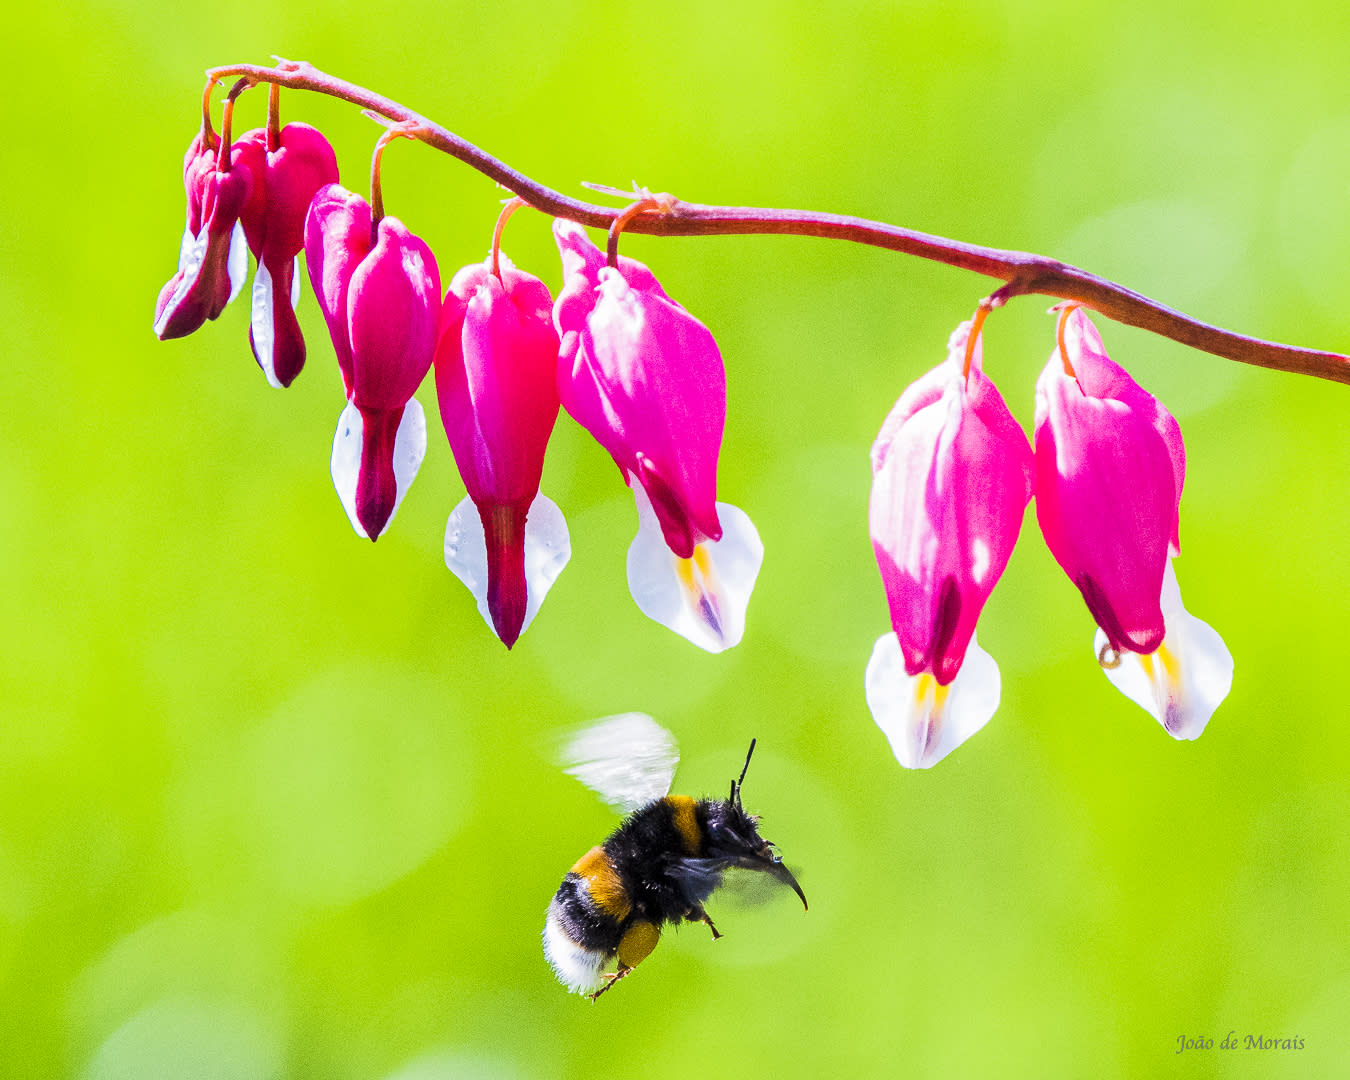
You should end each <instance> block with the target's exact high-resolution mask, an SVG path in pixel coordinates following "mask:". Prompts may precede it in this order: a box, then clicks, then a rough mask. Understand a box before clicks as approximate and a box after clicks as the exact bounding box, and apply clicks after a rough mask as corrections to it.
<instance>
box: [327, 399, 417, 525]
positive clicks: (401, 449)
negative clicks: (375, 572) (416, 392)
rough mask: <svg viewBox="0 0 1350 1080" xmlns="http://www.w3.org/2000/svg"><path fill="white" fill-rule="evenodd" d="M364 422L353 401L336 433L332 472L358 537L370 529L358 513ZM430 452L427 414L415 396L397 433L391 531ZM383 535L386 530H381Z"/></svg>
mask: <svg viewBox="0 0 1350 1080" xmlns="http://www.w3.org/2000/svg"><path fill="white" fill-rule="evenodd" d="M363 436H364V425H363V424H362V422H361V410H360V409H358V408H357V407H356V406H355V405H353V404H351V402H348V403H347V407H346V408H345V409H343V410H342V415H341V416H339V417H338V425H337V431H336V432H335V433H334V435H333V459H332V465H331V468H332V474H333V487H335V488H336V489H337V493H338V498H339V499H341V500H342V508H343V509H344V510H346V511H347V518H348V520H349V521H351V523H352V528H353V529H355V530H356V535H357V536H363V537H367V538H369V537H368V534H367V533H366V530H365V529H364V528H363V527H362V525H361V522H360V521H359V520H358V519H357V516H356V485H357V482H358V481H359V480H360V477H361V442H362V438H363ZM426 453H427V417H426V413H425V412H423V410H422V405H421V403H420V402H419V401H418V400H417V399H416V398H412V399H410V400H409V401H408V404H407V405H406V406H405V407H404V409H403V418H402V419H401V420H400V421H399V425H398V432H397V433H396V435H395V436H394V481H395V484H396V485H397V494H396V496H395V498H394V509H393V510H391V511H390V513H389V520H388V521H387V522H385V529H384V531H386V532H387V531H388V529H389V525H390V524H392V523H393V520H394V516H395V515H396V514H397V513H398V508H399V506H400V505H401V504H402V502H403V496H404V495H406V494H407V493H408V487H409V485H410V484H412V482H413V478H414V477H416V476H417V470H418V467H419V466H420V465H421V464H422V459H423V458H424V457H426ZM381 535H383V532H382V533H381Z"/></svg>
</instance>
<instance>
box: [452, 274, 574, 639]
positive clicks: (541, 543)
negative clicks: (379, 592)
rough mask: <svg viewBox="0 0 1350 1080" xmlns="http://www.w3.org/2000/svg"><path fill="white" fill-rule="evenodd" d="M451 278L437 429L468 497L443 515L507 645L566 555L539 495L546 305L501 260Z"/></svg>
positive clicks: (551, 347)
mask: <svg viewBox="0 0 1350 1080" xmlns="http://www.w3.org/2000/svg"><path fill="white" fill-rule="evenodd" d="M499 267H500V271H501V276H500V278H499V277H498V276H497V275H496V274H494V273H493V270H492V260H491V258H489V259H488V260H487V261H486V262H483V263H477V264H474V265H472V266H466V267H464V268H463V269H462V270H460V271H459V273H457V274H456V275H455V277H454V280H453V281H451V283H450V290H449V292H448V293H447V294H446V297H445V304H444V306H443V307H442V308H441V322H440V342H439V344H438V345H437V348H436V361H435V363H436V396H437V399H438V401H439V402H440V410H441V422H442V423H443V424H444V425H445V434H446V437H447V438H448V439H449V441H450V448H451V450H453V451H454V455H455V463H456V464H457V465H458V466H459V472H460V476H462V477H463V479H464V486H465V487H466V488H467V489H468V496H467V497H466V498H465V499H464V501H463V502H461V503H460V504H459V505H458V506H457V507H455V509H454V511H453V512H452V513H451V515H450V519H449V521H448V523H447V525H446V533H445V561H446V565H447V566H448V567H449V568H450V569H451V570H452V571H453V572H454V573H455V574H456V576H458V577H459V578H460V580H461V581H463V582H464V584H465V585H467V586H468V587H469V589H470V590H471V591H472V592H473V593H474V596H475V598H476V599H477V601H478V608H479V611H480V612H481V613H482V614H483V617H484V619H486V620H487V622H488V625H489V626H491V627H492V628H493V630H494V631H495V632H496V634H497V636H498V637H499V638H500V639H501V640H502V642H503V644H505V645H506V647H507V648H510V647H511V646H512V645H513V644H515V642H516V639H517V638H518V637H519V636H520V634H522V633H523V632H524V631H525V629H526V627H527V626H529V624H530V620H531V619H533V618H534V615H535V614H536V613H537V612H538V610H539V605H540V604H541V603H543V599H544V595H545V594H546V593H547V592H548V590H549V588H550V587H551V586H552V584H553V582H554V580H556V578H557V576H558V574H559V573H560V572H561V571H562V568H563V566H565V565H566V563H567V560H568V558H569V556H570V554H571V547H570V543H569V539H568V534H567V525H566V523H565V522H564V521H563V516H562V512H561V511H560V510H559V509H558V508H557V506H556V505H554V503H553V502H552V501H551V500H549V499H548V498H546V497H545V496H543V495H541V494H539V479H540V476H541V475H542V473H543V468H544V451H545V448H546V447H547V445H548V439H549V435H550V434H551V433H552V431H553V424H554V421H555V420H556V419H557V417H558V390H557V383H556V380H555V377H554V371H555V368H556V366H557V361H558V335H557V334H556V333H554V330H553V323H552V321H551V312H552V306H553V299H552V297H551V296H549V292H548V289H547V288H546V287H545V285H544V283H543V282H542V281H540V280H539V279H538V278H536V277H534V276H532V275H530V274H526V273H524V272H522V271H520V270H517V269H516V268H515V267H514V266H512V265H511V263H510V260H508V259H507V258H506V257H505V256H504V255H503V256H501V257H500V264H499Z"/></svg>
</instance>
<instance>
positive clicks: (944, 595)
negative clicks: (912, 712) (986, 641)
mask: <svg viewBox="0 0 1350 1080" xmlns="http://www.w3.org/2000/svg"><path fill="white" fill-rule="evenodd" d="M964 345H965V341H964V336H960V338H959V341H958V338H957V336H955V335H954V337H953V347H952V351H951V353H950V354H949V356H948V359H947V360H945V361H944V362H943V363H942V364H940V365H939V366H938V367H937V368H934V369H933V370H932V371H930V372H928V373H927V374H926V375H924V376H922V377H920V378H919V379H918V380H917V381H916V382H915V383H914V384H913V385H912V386H910V388H909V389H908V390H906V391H905V393H904V394H903V395H902V396H901V398H900V400H899V401H898V402H896V405H895V408H894V409H893V410H892V412H891V414H890V416H888V417H887V419H886V422H885V423H884V424H883V426H882V430H881V433H880V435H879V436H878V439H877V442H876V444H875V445H874V446H873V448H872V465H873V477H872V495H871V502H870V508H869V522H870V530H871V534H872V548H873V552H874V553H875V555H876V559H877V565H878V567H879V568H880V571H881V577H882V582H883V584H884V585H885V588H886V598H887V602H888V604H889V607H890V612H891V624H892V626H893V627H894V629H895V633H896V637H897V638H898V640H899V643H900V649H901V652H902V654H903V656H904V661H905V669H906V671H907V672H908V673H909V674H910V675H917V674H919V673H920V672H924V671H927V672H931V673H932V674H933V675H934V677H935V678H936V679H937V681H938V682H939V683H940V684H942V685H947V684H949V683H950V682H951V681H952V680H953V679H954V678H955V677H956V673H957V671H958V670H960V667H961V662H962V660H963V659H964V658H965V653H966V648H967V645H968V644H969V642H970V639H971V635H972V634H973V633H974V630H975V623H976V620H977V619H978V617H979V614H980V611H981V610H982V609H983V607H984V604H985V601H986V600H987V599H988V598H989V594H990V592H991V591H992V590H993V588H994V585H995V584H996V583H997V581H998V579H999V577H1000V576H1001V575H1002V573H1003V570H1004V567H1005V566H1006V565H1007V562H1008V558H1009V556H1011V554H1012V550H1013V547H1014V545H1015V544H1016V542H1017V535H1018V532H1019V531H1020V529H1021V526H1022V516H1023V512H1024V511H1025V509H1026V505H1027V502H1028V501H1029V500H1030V498H1031V469H1032V461H1031V452H1030V449H1029V448H1028V446H1027V441H1026V436H1025V435H1024V434H1023V433H1022V430H1021V428H1020V427H1019V426H1018V425H1017V422H1016V421H1015V420H1014V419H1013V417H1012V414H1011V413H1009V412H1008V408H1007V406H1006V405H1005V404H1004V402H1003V398H1002V397H1001V396H1000V395H999V392H998V390H997V389H996V388H995V387H994V385H993V383H991V382H990V381H989V380H988V379H987V378H986V377H985V375H984V373H983V372H982V371H981V370H980V368H979V367H978V365H977V364H972V367H971V370H970V373H969V376H968V377H963V376H962V374H961V366H962V361H963V359H964Z"/></svg>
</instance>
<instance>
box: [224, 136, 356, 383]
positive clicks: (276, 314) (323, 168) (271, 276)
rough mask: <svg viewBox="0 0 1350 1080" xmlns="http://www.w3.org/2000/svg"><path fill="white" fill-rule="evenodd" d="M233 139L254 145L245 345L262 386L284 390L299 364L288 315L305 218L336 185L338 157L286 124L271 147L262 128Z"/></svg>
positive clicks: (295, 296)
mask: <svg viewBox="0 0 1350 1080" xmlns="http://www.w3.org/2000/svg"><path fill="white" fill-rule="evenodd" d="M239 141H240V142H241V143H251V144H253V145H254V146H255V147H256V150H255V151H254V153H255V154H256V157H257V161H258V163H259V167H258V173H257V176H256V178H255V179H256V182H255V185H254V187H255V190H254V193H253V197H252V198H250V199H249V200H248V202H247V204H246V205H245V206H244V208H243V213H242V214H241V217H240V221H241V223H242V224H243V227H244V236H245V237H246V238H247V239H248V246H249V249H250V250H251V251H252V252H253V257H254V258H255V259H257V261H258V270H257V273H256V274H255V275H254V278H253V304H252V314H251V316H250V320H249V331H248V336H249V344H250V345H251V346H252V348H253V355H254V357H255V358H256V359H257V361H258V366H259V367H260V368H262V371H263V374H264V375H265V376H267V381H268V382H269V383H270V384H271V385H273V386H275V387H283V386H290V384H291V382H292V380H294V378H295V377H296V375H298V374H299V373H300V369H301V368H303V367H304V364H305V339H304V336H303V335H302V334H301V332H300V323H299V321H298V320H297V319H296V317H295V305H296V303H297V302H298V300H299V296H300V275H299V258H298V257H299V254H300V252H301V250H303V248H304V246H305V215H306V213H307V212H308V210H309V204H310V201H311V200H312V199H313V198H314V195H315V193H316V192H317V191H318V190H319V189H320V188H321V187H323V186H324V185H325V184H335V183H337V179H338V167H337V157H336V156H335V155H334V153H333V148H332V147H331V146H330V145H329V144H328V140H327V139H325V138H324V137H323V135H321V134H320V133H319V132H318V131H317V130H316V129H314V128H312V127H310V126H309V125H308V124H297V123H292V124H287V125H286V126H285V127H283V128H282V129H281V132H280V136H279V138H278V139H277V145H276V146H275V147H271V148H269V146H268V137H267V130H266V129H264V128H255V129H253V130H252V131H249V132H246V133H245V134H244V135H243V136H242V137H241V138H240V140H239ZM278 297H280V298H281V299H280V301H278V299H277V298H278Z"/></svg>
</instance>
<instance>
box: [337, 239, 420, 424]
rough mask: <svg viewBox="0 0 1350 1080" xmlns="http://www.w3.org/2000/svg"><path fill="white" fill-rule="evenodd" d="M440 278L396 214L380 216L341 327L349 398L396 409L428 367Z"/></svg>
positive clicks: (352, 286)
mask: <svg viewBox="0 0 1350 1080" xmlns="http://www.w3.org/2000/svg"><path fill="white" fill-rule="evenodd" d="M440 310H441V282H440V276H439V274H438V273H437V270H436V258H435V256H434V255H432V254H431V249H430V248H428V247H427V245H426V244H424V243H423V242H422V241H421V240H419V239H418V238H417V237H416V236H414V235H413V234H412V233H410V232H409V231H408V229H407V227H406V226H405V225H404V224H403V223H402V222H401V221H399V220H398V218H393V217H384V218H381V219H380V224H379V229H378V235H377V238H376V241H375V246H374V247H373V248H371V250H370V253H369V254H368V255H367V256H366V258H364V259H363V260H362V261H361V262H360V264H359V265H357V266H356V268H355V269H354V270H353V271H352V276H351V283H350V285H349V287H348V293H347V331H348V340H349V341H350V342H351V348H352V383H351V397H352V401H353V402H354V403H355V404H356V405H357V406H358V407H360V408H362V409H397V408H401V407H402V406H403V405H404V404H406V403H407V401H408V399H409V398H410V397H412V396H413V394H414V393H415V392H416V391H417V388H418V386H420V385H421V383H422V380H423V379H425V378H426V375H427V372H428V371H430V370H431V360H432V356H433V355H434V354H435V351H436V327H437V321H438V319H439V316H440Z"/></svg>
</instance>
